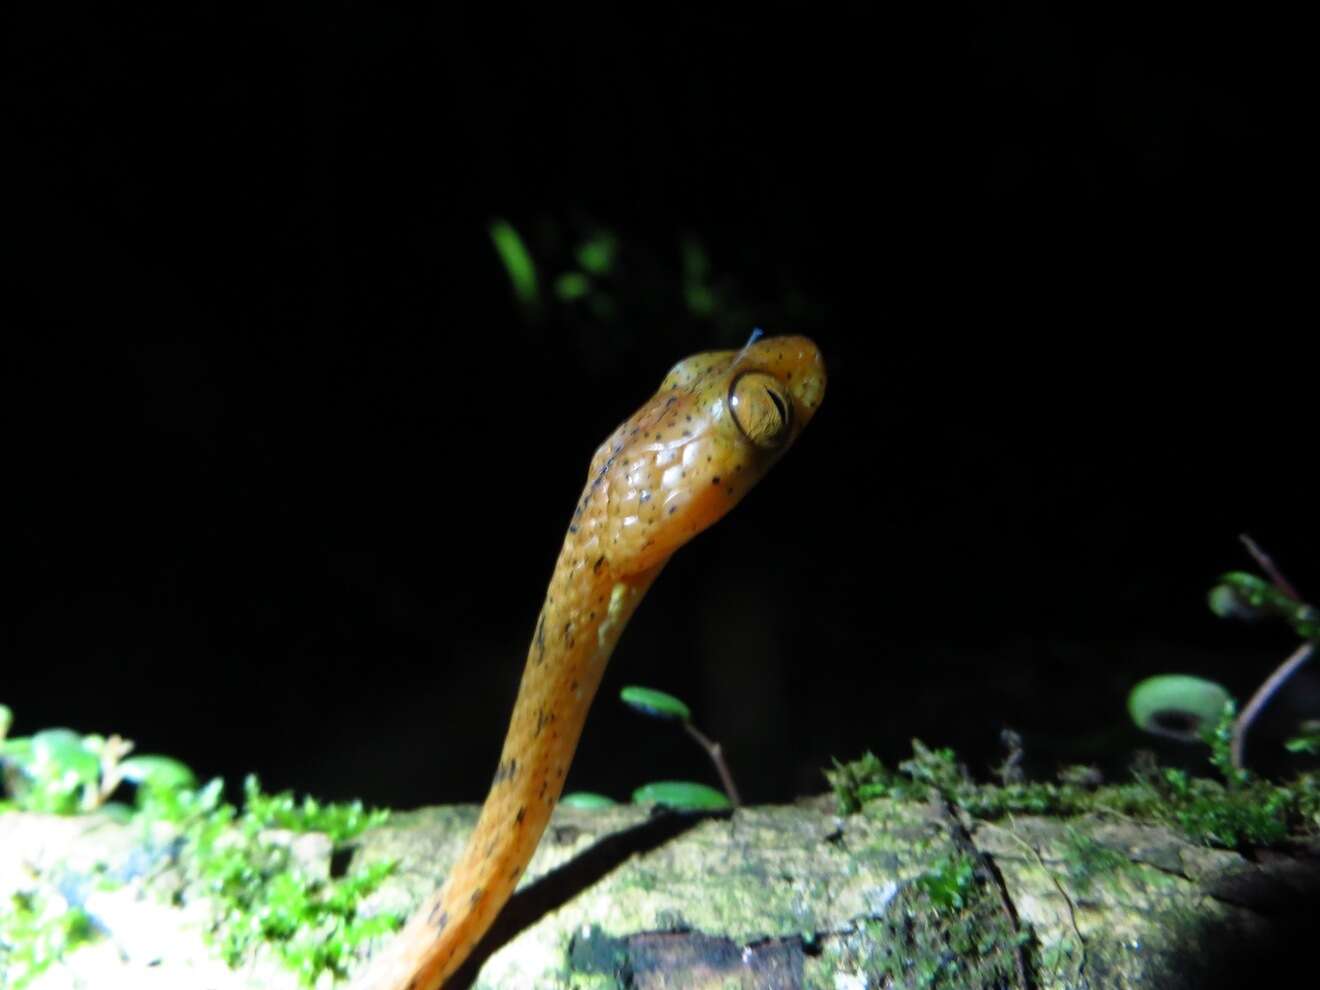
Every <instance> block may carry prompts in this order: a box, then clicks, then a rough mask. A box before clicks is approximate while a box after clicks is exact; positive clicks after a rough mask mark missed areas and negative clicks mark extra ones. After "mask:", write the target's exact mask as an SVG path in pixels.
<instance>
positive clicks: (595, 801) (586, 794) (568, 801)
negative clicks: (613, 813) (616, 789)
mask: <svg viewBox="0 0 1320 990" xmlns="http://www.w3.org/2000/svg"><path fill="white" fill-rule="evenodd" d="M559 803H560V804H561V805H563V806H564V807H565V808H577V809H578V810H579V811H599V810H600V809H601V808H613V807H614V806H615V805H616V804H618V802H617V801H615V800H614V798H612V797H606V796H605V795H604V794H593V793H592V792H591V791H574V792H573V793H572V794H565V795H564V796H563V797H562V798H560V799H559Z"/></svg>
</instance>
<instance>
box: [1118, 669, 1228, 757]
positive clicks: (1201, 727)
mask: <svg viewBox="0 0 1320 990" xmlns="http://www.w3.org/2000/svg"><path fill="white" fill-rule="evenodd" d="M1229 700H1230V696H1229V693H1228V691H1226V690H1225V689H1224V688H1223V687H1222V686H1220V685H1219V684H1216V683H1215V682H1214V681H1207V680H1205V679H1204V678H1201V677H1192V676H1190V675H1187V674H1161V675H1159V676H1157V677H1148V678H1146V679H1145V680H1144V681H1142V682H1141V683H1140V684H1138V685H1137V686H1136V687H1134V688H1133V689H1132V691H1131V692H1130V693H1129V694H1128V714H1129V715H1131V716H1132V721H1133V722H1134V723H1135V724H1136V726H1137V727H1138V728H1139V729H1142V730H1143V731H1145V732H1150V733H1152V734H1154V735H1158V736H1168V737H1169V738H1171V739H1181V740H1183V741H1185V742H1202V741H1205V740H1206V739H1207V738H1208V736H1209V735H1210V734H1212V733H1213V732H1214V730H1215V726H1216V725H1217V724H1218V723H1219V719H1220V716H1221V715H1222V714H1223V711H1224V704H1225V702H1227V701H1229Z"/></svg>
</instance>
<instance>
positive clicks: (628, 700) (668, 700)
mask: <svg viewBox="0 0 1320 990" xmlns="http://www.w3.org/2000/svg"><path fill="white" fill-rule="evenodd" d="M619 697H620V698H621V699H623V703H624V704H625V705H629V706H631V707H632V708H635V709H637V710H638V711H639V712H641V713H642V714H643V715H650V716H651V717H652V718H672V719H678V721H680V722H687V721H689V720H690V719H691V718H692V711H691V709H689V708H688V706H687V705H685V704H683V702H681V701H679V700H678V699H677V698H675V697H674V696H673V695H672V694H665V693H664V692H663V691H656V690H655V689H653V688H645V687H636V686H635V685H630V686H628V687H626V688H624V689H623V690H622V691H620V692H619Z"/></svg>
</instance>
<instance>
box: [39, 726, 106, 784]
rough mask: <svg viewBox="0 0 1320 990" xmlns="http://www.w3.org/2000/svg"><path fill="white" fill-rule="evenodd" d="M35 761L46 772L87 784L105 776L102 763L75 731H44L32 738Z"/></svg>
mask: <svg viewBox="0 0 1320 990" xmlns="http://www.w3.org/2000/svg"><path fill="white" fill-rule="evenodd" d="M32 758H33V761H34V762H35V763H36V765H37V767H38V768H39V769H40V770H41V772H43V773H48V772H50V771H51V770H52V769H54V770H57V771H58V772H59V773H60V774H61V775H68V776H70V777H76V778H77V779H78V780H79V781H80V782H83V783H95V782H96V781H97V780H99V779H100V776H101V761H100V760H99V759H97V756H96V754H95V753H93V752H91V751H90V750H89V749H88V748H87V747H86V746H85V745H84V744H83V737H82V736H81V735H79V734H78V733H77V732H74V731H73V730H72V729H43V730H42V731H41V732H38V733H36V734H35V735H34V736H33V737H32Z"/></svg>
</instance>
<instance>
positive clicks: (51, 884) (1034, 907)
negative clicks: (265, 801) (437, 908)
mask: <svg viewBox="0 0 1320 990" xmlns="http://www.w3.org/2000/svg"><path fill="white" fill-rule="evenodd" d="M474 819H475V810H474V809H468V808H442V809H433V810H427V811H421V812H416V813H412V814H401V815H398V816H396V817H395V818H394V819H393V820H392V821H391V822H390V824H388V825H386V826H384V827H381V828H379V829H376V830H374V831H372V832H369V833H367V834H366V835H364V836H362V837H361V838H360V839H358V840H357V841H356V843H355V845H354V849H353V850H352V858H353V864H352V865H354V866H356V865H360V864H362V863H365V862H371V861H375V860H379V859H381V858H385V857H389V858H396V859H397V860H398V861H399V867H398V869H397V871H396V873H395V875H394V876H393V877H392V878H391V879H390V880H388V881H387V882H386V883H385V885H384V886H383V887H382V888H381V889H380V890H378V891H377V892H376V893H375V894H373V895H371V897H370V898H368V900H367V901H366V902H365V903H364V905H363V910H364V911H378V910H396V911H399V912H400V913H406V911H407V910H408V909H409V908H410V907H411V906H412V905H413V904H415V903H416V902H417V901H419V900H420V899H421V898H422V897H423V896H424V895H425V894H426V893H428V892H429V891H430V890H431V888H432V886H433V885H434V884H435V883H436V881H437V880H438V879H439V878H440V877H442V876H443V874H444V872H445V870H446V869H447V868H448V866H449V864H450V863H452V862H453V861H454V860H455V859H456V858H457V855H458V853H459V851H460V849H461V847H462V843H463V840H464V838H465V836H466V833H467V831H468V830H469V829H470V828H471V826H472V823H473V821H474ZM162 839H166V840H167V839H168V836H167V835H165V836H162V835H157V836H156V837H155V840H156V841H154V842H152V843H149V844H147V845H145V846H144V843H143V839H142V835H141V831H140V830H137V829H134V828H133V827H130V826H122V825H117V824H114V823H112V822H110V821H109V820H108V819H105V818H103V817H101V816H96V815H93V816H85V817H77V818H59V817H52V816H42V815H32V814H24V813H18V812H10V813H6V814H0V898H3V899H4V902H6V903H7V902H9V900H10V899H11V898H12V897H13V895H14V894H16V893H28V892H34V891H35V892H38V893H41V894H43V895H45V896H48V897H53V898H63V899H64V900H65V901H67V902H68V903H71V904H75V905H78V906H81V907H83V908H84V909H85V910H86V911H87V912H88V914H89V915H90V916H91V918H92V920H93V922H94V923H95V925H96V926H97V927H98V928H99V929H100V933H99V936H98V937H97V938H96V939H94V940H93V941H92V942H91V943H90V944H87V945H83V946H80V947H79V948H77V949H76V950H74V951H72V952H70V953H69V954H67V956H65V958H64V959H63V960H62V961H61V962H59V963H58V964H56V965H54V966H52V967H51V968H49V969H48V970H46V972H45V973H43V974H42V975H41V976H39V977H38V978H37V979H36V980H35V981H34V982H32V983H31V984H30V985H31V986H32V987H36V988H40V990H50V988H55V987H62V988H74V987H78V988H81V987H86V988H93V987H94V988H96V990H107V988H111V990H113V988H120V987H123V988H129V987H132V988H135V990H153V988H157V987H159V988H166V987H168V988H171V990H174V988H213V990H230V988H240V987H241V988H255V987H262V988H268V990H280V988H284V987H289V988H292V987H296V986H298V985H299V983H298V978H297V976H296V974H294V973H292V972H290V971H289V970H287V969H286V968H284V966H283V965H282V964H281V963H280V962H279V961H278V960H276V959H274V958H273V957H272V954H270V953H268V952H258V953H257V954H256V958H253V959H250V960H247V961H245V963H244V964H243V965H242V966H240V967H239V968H238V969H236V970H231V969H229V968H227V967H226V966H225V965H224V964H223V963H221V962H219V961H218V960H217V959H216V958H215V956H214V950H213V949H211V948H209V947H208V946H207V944H206V943H205V941H204V939H203V938H202V933H203V931H204V930H205V928H206V925H207V917H208V905H207V902H206V901H205V899H204V898H198V897H195V896H194V894H193V892H192V891H191V890H189V889H188V887H187V886H186V884H184V883H183V881H182V877H183V876H184V875H185V874H186V872H187V871H186V870H185V869H182V868H181V864H180V863H179V862H178V861H177V859H174V858H172V856H173V854H171V853H162V850H170V849H172V848H176V847H173V846H171V844H170V843H169V842H168V841H161V840H162ZM289 841H291V842H292V843H293V846H294V848H295V851H296V855H297V857H298V859H299V861H300V862H301V863H303V864H304V866H305V868H306V869H307V870H308V871H310V872H312V873H313V875H319V876H326V875H329V874H330V872H331V869H332V860H333V862H334V864H335V866H336V867H339V866H341V865H342V864H341V863H340V860H342V858H343V857H342V856H339V857H335V856H334V855H333V854H334V850H332V849H331V847H330V843H329V842H328V841H326V840H325V839H324V838H323V837H318V836H315V835H312V836H301V837H297V838H293V839H290V840H289ZM144 850H151V851H150V852H146V851H144ZM1317 902H1320V851H1318V850H1316V849H1315V848H1313V847H1312V848H1299V849H1296V850H1290V851H1288V852H1286V853H1274V854H1271V855H1269V856H1258V857H1255V858H1254V859H1252V860H1248V859H1246V858H1244V857H1243V856H1240V855H1238V854H1236V853H1230V852H1222V851H1214V850H1208V849H1204V848H1200V847H1196V846H1192V845H1189V844H1187V843H1186V842H1184V841H1182V840H1181V839H1180V838H1178V837H1177V836H1175V835H1173V834H1171V833H1169V832H1168V831H1166V830H1163V829H1159V828H1155V827H1151V826H1142V825H1135V824H1129V823H1124V822H1115V821H1113V820H1101V819H1078V820H1073V821H1069V822H1063V821H1058V820H1051V819H1043V818H1016V819H1013V820H1005V821H1002V822H998V823H986V822H971V821H968V820H966V819H965V818H962V817H960V816H959V815H958V814H957V813H956V812H954V811H953V810H952V809H950V808H948V807H947V806H945V805H943V804H942V803H941V802H934V803H932V804H930V805H920V804H910V803H909V804H902V803H896V802H888V801H878V802H874V803H872V804H871V805H868V807H867V808H866V809H865V810H864V811H863V812H861V813H859V814H856V815H851V816H847V817H840V816H838V815H836V814H835V812H834V804H833V800H832V799H830V798H825V797H822V798H817V799H811V800H808V801H803V802H801V803H799V804H796V805H792V806H776V807H759V808H745V809H742V810H740V811H738V812H737V813H735V814H733V815H731V816H726V817H717V818H710V817H706V818H695V817H684V816H673V815H669V816H659V817H656V816H652V815H650V814H648V812H647V811H646V810H644V809H639V808H630V807H622V808H617V809H611V810H608V811H604V812H582V811H569V810H563V809H561V810H560V811H558V812H556V814H555V817H554V819H553V821H552V824H551V828H550V830H549V831H548V832H547V835H546V838H545V840H544V841H543V842H542V844H541V847H540V849H539V850H538V852H537V855H536V858H535V859H534V860H533V863H532V866H531V869H530V871H529V874H528V877H527V878H526V879H525V880H524V882H523V884H522V885H521V887H520V893H519V894H518V896H516V897H515V899H514V901H513V902H512V903H511V905H510V908H509V910H508V911H507V912H506V915H505V917H503V918H502V919H501V924H500V926H499V927H498V928H497V930H496V932H495V933H494V935H495V939H494V940H493V941H494V942H495V944H493V945H492V944H490V943H491V941H492V940H488V943H487V944H486V945H484V946H483V949H482V950H481V951H480V952H479V955H478V958H477V959H476V960H474V965H473V966H472V967H469V970H468V971H465V972H464V973H461V974H460V976H459V982H458V984H457V985H466V984H465V983H464V981H470V980H473V979H475V982H473V983H471V985H472V986H475V987H478V988H481V990H515V988H541V987H545V988H597V987H599V988H605V987H636V988H652V987H682V988H687V990H704V988H708V987H711V988H713V987H719V988H734V987H736V988H763V987H764V988H796V987H803V988H820V990H861V988H869V987H875V988H879V987H890V986H896V987H899V986H901V987H939V986H950V987H953V986H957V987H1025V988H1038V990H1053V988H1064V987H1068V988H1082V987H1087V988H1096V987H1122V988H1127V987H1132V988H1136V987H1159V988H1162V990H1163V988H1182V987H1187V988H1192V987H1217V986H1234V985H1237V982H1238V981H1239V980H1240V979H1243V978H1246V977H1251V978H1252V981H1253V982H1257V981H1259V980H1261V979H1265V980H1268V979H1269V974H1270V973H1272V972H1275V971H1278V972H1282V971H1284V970H1283V967H1284V966H1286V965H1288V964H1289V962H1290V959H1289V957H1290V956H1294V957H1295V958H1296V959H1297V961H1298V962H1301V964H1302V965H1306V963H1305V962H1304V960H1305V959H1306V958H1307V956H1308V955H1309V952H1310V950H1311V948H1312V946H1313V942H1312V941H1310V940H1307V939H1305V938H1302V937H1300V936H1302V935H1305V934H1309V935H1312V936H1313V935H1314V934H1316V932H1315V927H1314V920H1315V919H1314V911H1315V905H1316V903H1317ZM1018 933H1023V934H1018ZM478 967H480V969H479V974H478V973H476V970H477V968H478ZM474 974H475V975H474ZM11 975H12V974H11ZM5 983H6V980H5V979H4V978H3V977H0V986H3V985H5ZM321 985H323V986H328V985H329V980H328V979H323V980H322V982H321ZM1260 985H1268V984H1267V983H1262V984H1260Z"/></svg>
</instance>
